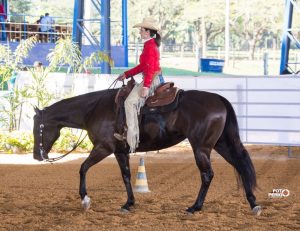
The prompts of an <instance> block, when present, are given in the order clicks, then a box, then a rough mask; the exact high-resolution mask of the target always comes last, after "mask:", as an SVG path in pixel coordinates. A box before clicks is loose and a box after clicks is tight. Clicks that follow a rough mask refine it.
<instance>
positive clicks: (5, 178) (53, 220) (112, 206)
mask: <svg viewBox="0 0 300 231" xmlns="http://www.w3.org/2000/svg"><path fill="white" fill-rule="evenodd" d="M247 149H248V150H249V151H250V152H251V157H252V159H253V162H254V165H255V168H256V171H257V178H258V184H259V189H257V190H256V196H257V201H258V203H259V204H260V205H262V207H263V213H262V214H261V216H259V217H256V216H254V215H252V213H251V211H250V208H249V205H248V203H247V201H246V198H245V196H244V193H243V190H241V189H240V190H239V191H238V190H237V184H236V180H235V175H234V171H233V168H232V167H231V166H230V165H229V164H228V163H227V162H225V161H224V160H223V159H222V158H221V157H220V156H218V154H216V153H213V154H212V166H213V169H214V172H215V177H214V179H213V181H212V184H211V187H210V190H209V191H208V195H207V197H206V201H205V204H204V207H203V210H202V211H201V212H197V213H195V214H194V215H192V216H191V215H187V214H186V213H185V212H184V211H185V209H186V208H187V206H190V205H192V204H193V202H194V200H195V198H196V195H197V193H198V189H199V183H200V177H199V172H198V169H197V167H196V164H195V162H194V158H193V154H192V152H191V150H190V148H189V147H188V146H187V145H179V146H175V147H173V148H170V149H166V150H163V151H161V152H160V153H147V154H146V155H145V156H144V157H145V163H146V173H147V179H148V184H149V189H150V190H151V193H147V194H140V193H136V194H135V196H136V205H135V207H134V209H133V210H132V211H131V212H130V213H122V212H120V210H119V209H120V206H121V205H122V204H123V203H124V202H125V200H126V193H125V187H124V185H123V182H122V179H121V175H120V170H119V167H118V164H117V162H116V160H115V159H114V158H107V159H105V160H104V161H102V162H101V163H100V164H98V165H96V166H94V167H92V168H91V169H90V171H89V172H88V175H87V189H88V193H89V196H90V197H91V199H92V204H91V208H90V210H89V211H87V212H83V210H82V208H81V204H80V199H79V195H78V185H79V174H78V171H79V168H80V164H81V163H82V162H83V159H80V160H73V161H70V162H67V163H61V164H52V165H51V164H43V165H7V164H2V165H0V182H1V184H0V230H18V231H19V230H72V231H74V230H157V231H158V230H159V231H161V230H173V231H177V230H238V229H241V230H300V183H299V182H300V159H299V158H298V159H296V158H293V159H289V158H287V148H285V147H261V146H248V147H247ZM293 151H294V153H295V154H297V153H300V149H299V148H297V149H295V150H293ZM139 159H140V156H139V155H136V156H132V157H131V170H132V176H133V179H132V181H133V184H134V183H135V175H136V172H137V169H138V164H139ZM273 189H288V190H289V191H290V195H289V196H288V197H285V198H277V199H270V198H269V197H268V193H269V192H271V191H272V190H273Z"/></svg>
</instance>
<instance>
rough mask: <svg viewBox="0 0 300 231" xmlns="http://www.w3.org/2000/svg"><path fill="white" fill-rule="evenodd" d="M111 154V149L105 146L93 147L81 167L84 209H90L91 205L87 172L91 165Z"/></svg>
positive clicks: (81, 193)
mask: <svg viewBox="0 0 300 231" xmlns="http://www.w3.org/2000/svg"><path fill="white" fill-rule="evenodd" d="M109 154H111V153H110V152H109V151H107V150H105V149H104V148H100V147H97V148H95V147H94V148H93V150H92V151H91V153H90V155H89V156H88V158H87V159H86V160H85V161H84V162H83V163H82V165H81V167H80V171H79V174H80V186H79V194H80V198H81V204H82V206H83V208H84V210H87V209H89V207H90V205H91V199H90V198H89V197H88V195H87V191H86V173H87V171H88V170H89V168H90V167H92V166H93V165H95V164H97V163H98V162H100V161H101V160H103V159H104V158H105V157H107V156H108V155H109Z"/></svg>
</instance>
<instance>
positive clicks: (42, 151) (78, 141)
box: [39, 78, 124, 163]
mask: <svg viewBox="0 0 300 231" xmlns="http://www.w3.org/2000/svg"><path fill="white" fill-rule="evenodd" d="M117 82H118V78H117V79H115V80H114V81H113V82H112V84H111V85H110V86H109V87H108V88H107V89H106V90H109V89H110V88H111V87H112V86H113V88H114V87H115V86H116V84H117ZM123 86H124V80H123ZM99 101H100V100H99ZM99 101H98V103H99ZM98 103H97V104H98ZM44 110H45V109H43V110H41V111H40V112H41V123H40V127H39V129H40V143H39V151H40V153H39V154H40V157H41V159H42V160H43V161H45V162H49V163H53V162H55V161H58V160H60V159H62V158H64V157H65V156H67V155H69V154H70V153H71V152H73V151H74V150H75V149H76V148H78V146H79V145H80V144H81V143H82V142H83V140H84V139H85V138H86V137H87V134H86V135H85V136H84V137H83V138H82V139H81V140H80V138H81V136H82V132H83V130H81V133H80V136H79V138H78V140H77V142H76V144H75V145H74V146H73V148H72V149H71V150H70V151H68V152H67V153H66V154H63V155H61V156H59V157H55V158H49V157H48V158H45V157H44V154H45V149H44V142H43V132H44V130H43V129H44V128H45V124H44Z"/></svg>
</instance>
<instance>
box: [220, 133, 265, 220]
mask: <svg viewBox="0 0 300 231" xmlns="http://www.w3.org/2000/svg"><path fill="white" fill-rule="evenodd" d="M214 148H215V150H216V151H217V152H218V153H219V154H220V155H221V156H222V157H223V158H224V159H225V160H226V161H227V162H228V163H230V164H231V165H232V166H233V167H234V168H235V169H236V170H237V172H238V173H239V176H240V177H241V179H242V183H243V186H244V189H245V193H246V197H247V200H248V202H249V204H250V207H251V209H252V212H253V213H254V214H255V215H260V213H261V211H262V209H261V207H260V206H258V205H257V204H256V198H255V196H254V193H253V189H254V188H255V186H256V174H255V170H254V166H253V164H252V161H251V159H250V156H249V153H248V152H247V150H246V149H245V147H244V145H243V144H242V143H241V142H238V141H237V140H235V142H231V139H230V138H229V137H228V138H227V139H226V138H225V137H224V136H223V135H222V136H221V137H220V139H219V140H218V142H217V144H216V145H215V147H214Z"/></svg>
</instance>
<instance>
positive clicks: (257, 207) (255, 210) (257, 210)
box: [252, 205, 262, 216]
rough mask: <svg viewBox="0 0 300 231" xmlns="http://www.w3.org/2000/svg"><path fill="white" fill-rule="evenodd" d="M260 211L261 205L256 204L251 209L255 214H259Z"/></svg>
mask: <svg viewBox="0 0 300 231" xmlns="http://www.w3.org/2000/svg"><path fill="white" fill-rule="evenodd" d="M261 212H262V207H261V206H259V205H257V206H255V207H254V208H253V209H252V213H253V214H254V215H256V216H259V215H260V214H261Z"/></svg>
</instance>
